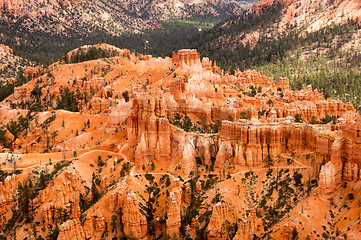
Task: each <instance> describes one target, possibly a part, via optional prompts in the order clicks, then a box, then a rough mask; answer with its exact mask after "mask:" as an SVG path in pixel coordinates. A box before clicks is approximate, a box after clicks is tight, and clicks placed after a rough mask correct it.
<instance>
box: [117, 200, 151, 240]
mask: <svg viewBox="0 0 361 240" xmlns="http://www.w3.org/2000/svg"><path fill="white" fill-rule="evenodd" d="M122 214H123V215H122V221H123V231H124V234H125V235H126V236H127V237H132V238H134V239H142V238H144V237H145V236H146V234H147V219H146V218H145V216H144V215H143V214H142V213H141V212H140V209H139V202H138V200H137V198H136V196H135V194H134V193H128V194H127V196H126V199H125V200H124V205H123V208H122Z"/></svg>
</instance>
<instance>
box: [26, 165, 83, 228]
mask: <svg viewBox="0 0 361 240" xmlns="http://www.w3.org/2000/svg"><path fill="white" fill-rule="evenodd" d="M53 182H54V183H57V182H61V183H62V186H61V185H57V187H51V186H48V187H47V188H45V189H44V190H43V191H41V192H40V193H39V196H38V197H37V198H36V199H34V201H33V204H34V205H37V204H42V207H41V211H40V213H41V212H42V213H43V218H44V221H45V223H46V224H48V225H54V224H55V223H61V222H63V221H64V220H66V219H67V218H68V219H69V218H70V219H79V218H80V208H79V191H81V192H84V191H85V190H84V186H83V184H82V179H81V177H80V176H79V173H78V172H77V171H76V170H73V169H69V170H67V171H64V172H62V173H61V174H60V175H59V176H58V177H56V178H55V179H54V180H53Z"/></svg>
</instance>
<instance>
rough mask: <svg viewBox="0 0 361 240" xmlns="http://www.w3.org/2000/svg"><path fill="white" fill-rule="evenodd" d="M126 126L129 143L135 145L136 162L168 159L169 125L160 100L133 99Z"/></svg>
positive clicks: (169, 150)
mask: <svg viewBox="0 0 361 240" xmlns="http://www.w3.org/2000/svg"><path fill="white" fill-rule="evenodd" d="M127 124H128V127H127V130H128V136H129V141H130V142H131V143H133V144H136V145H137V146H136V155H135V161H136V162H142V161H143V160H144V159H145V160H147V161H153V160H155V159H156V158H157V159H159V160H166V159H168V158H169V157H170V152H171V149H170V125H169V122H168V120H167V118H166V115H165V107H164V103H163V101H162V100H161V99H153V98H144V99H135V100H134V101H133V107H132V114H131V115H130V117H129V118H128V119H127Z"/></svg>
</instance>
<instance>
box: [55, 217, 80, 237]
mask: <svg viewBox="0 0 361 240" xmlns="http://www.w3.org/2000/svg"><path fill="white" fill-rule="evenodd" d="M59 230H60V232H59V235H58V240H68V239H74V240H85V239H86V238H85V234H84V231H83V228H82V226H81V224H80V221H79V220H78V219H75V220H68V221H66V222H64V223H63V224H61V225H60V227H59Z"/></svg>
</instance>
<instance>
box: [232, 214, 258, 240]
mask: <svg viewBox="0 0 361 240" xmlns="http://www.w3.org/2000/svg"><path fill="white" fill-rule="evenodd" d="M256 228H257V216H256V211H255V210H254V209H252V210H251V212H250V214H249V216H248V217H246V218H244V219H242V220H241V221H240V222H239V224H238V230H237V232H236V235H235V236H234V237H233V239H234V240H248V239H249V240H252V239H253V235H254V233H255V232H256Z"/></svg>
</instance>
